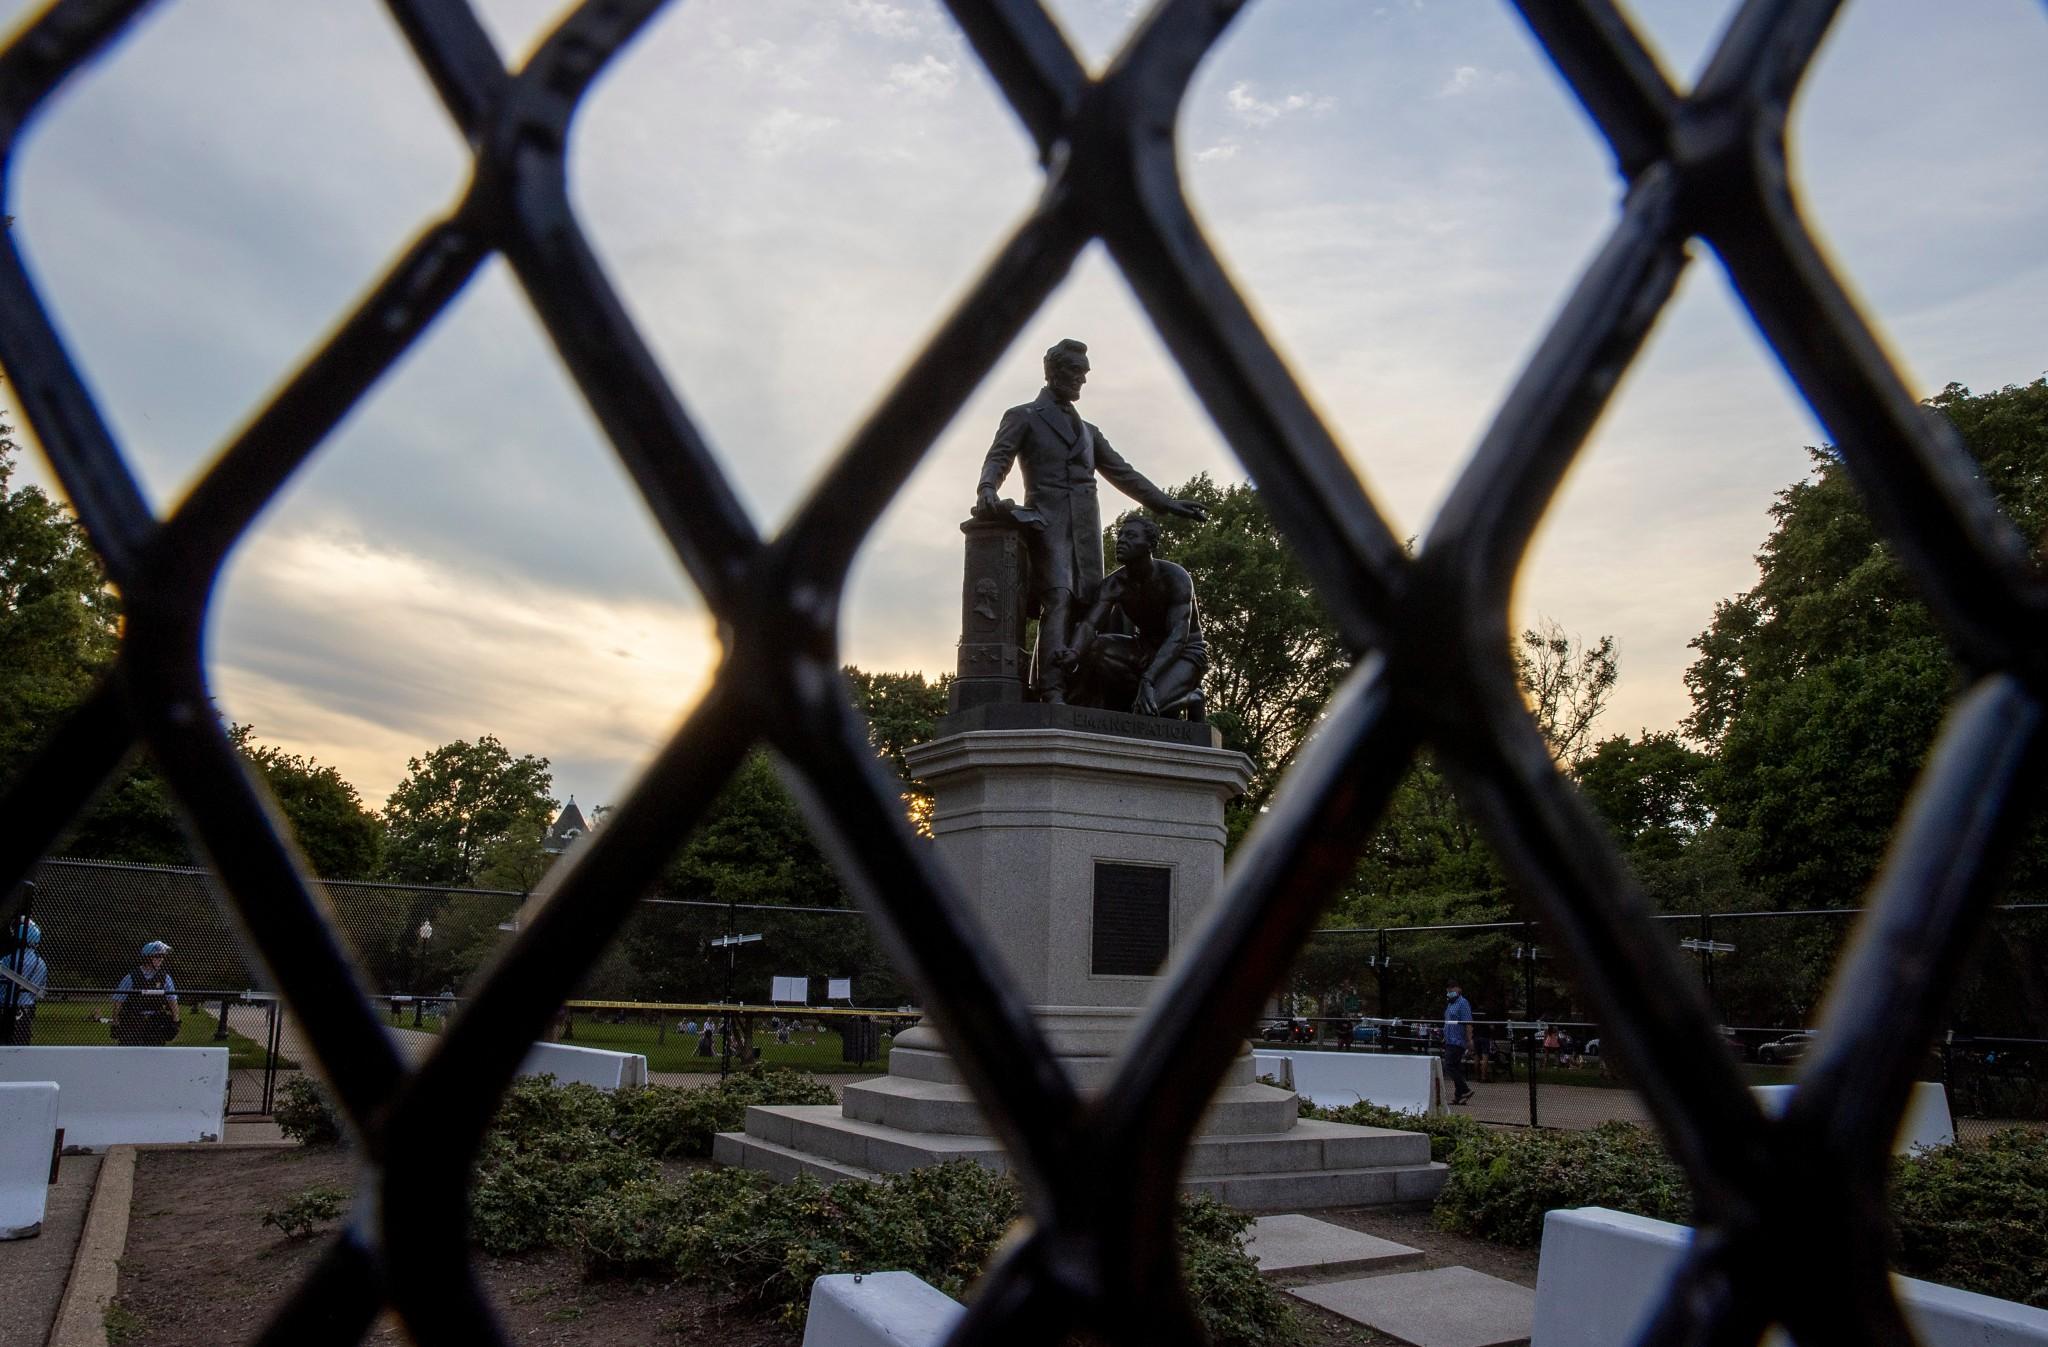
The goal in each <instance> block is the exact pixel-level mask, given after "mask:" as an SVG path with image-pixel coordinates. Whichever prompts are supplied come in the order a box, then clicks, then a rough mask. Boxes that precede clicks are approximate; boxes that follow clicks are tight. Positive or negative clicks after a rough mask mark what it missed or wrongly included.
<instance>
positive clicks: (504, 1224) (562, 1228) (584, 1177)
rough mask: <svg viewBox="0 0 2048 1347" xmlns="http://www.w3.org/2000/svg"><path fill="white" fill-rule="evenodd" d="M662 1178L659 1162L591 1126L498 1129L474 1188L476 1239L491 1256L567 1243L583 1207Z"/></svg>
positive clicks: (486, 1142) (492, 1135)
mask: <svg viewBox="0 0 2048 1347" xmlns="http://www.w3.org/2000/svg"><path fill="white" fill-rule="evenodd" d="M655 1172H656V1170H655V1166H654V1162H653V1161H651V1160H649V1159H647V1158H646V1157H645V1156H642V1155H637V1154H635V1153H634V1152H632V1151H629V1150H627V1149H626V1148H625V1147H624V1146H621V1145H620V1144H619V1143H618V1142H616V1141H614V1140H612V1138H611V1137H610V1136H609V1135H608V1134H606V1133H604V1132H600V1131H598V1130H596V1129H595V1128H593V1127H589V1126H586V1125H583V1124H576V1125H572V1126H568V1127H564V1128H561V1129H559V1130H557V1131H542V1130H538V1129H531V1128H529V1129H528V1130H526V1131H524V1132H523V1133H521V1132H514V1131H500V1130H493V1131H492V1132H491V1133H490V1134H489V1135H488V1136H486V1137H485V1138H484V1145H483V1151H482V1153H481V1155H479V1157H478V1159H477V1165H476V1173H475V1177H474V1179H473V1181H472V1184H471V1187H470V1193H469V1213H470V1233H471V1234H472V1235H473V1236H474V1237H475V1239H476V1242H477V1243H478V1244H480V1245H482V1246H483V1247H484V1248H485V1249H486V1250H488V1251H489V1252H491V1253H501V1254H502V1253H522V1252H524V1251H525V1250H527V1249H536V1248H540V1247H542V1246H544V1245H550V1244H563V1243H567V1242H569V1241H570V1240H571V1239H573V1238H574V1236H575V1217H576V1209H577V1208H578V1207H580V1206H582V1205H583V1204H584V1203H585V1202H588V1201H590V1200H591V1199H592V1198H596V1197H601V1196H603V1195H605V1194H606V1193H609V1192H612V1191H615V1190H617V1189H620V1188H623V1187H625V1186H626V1185H627V1184H629V1183H632V1182H634V1181H635V1180H642V1179H649V1178H652V1177H654V1175H655Z"/></svg>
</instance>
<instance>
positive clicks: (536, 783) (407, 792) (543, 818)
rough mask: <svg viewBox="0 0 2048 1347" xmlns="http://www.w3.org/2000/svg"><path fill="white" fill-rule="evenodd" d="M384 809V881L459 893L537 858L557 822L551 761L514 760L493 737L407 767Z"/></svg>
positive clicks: (447, 748) (458, 744)
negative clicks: (495, 871) (492, 873)
mask: <svg viewBox="0 0 2048 1347" xmlns="http://www.w3.org/2000/svg"><path fill="white" fill-rule="evenodd" d="M406 771H407V775H406V778H405V780H403V781H401V782H399V784H398V788H397V789H396V790H394V791H392V792H391V797H390V798H389V799H388V800H386V801H385V803H384V826H385V843H384V876H385V878H387V879H391V880H396V881H399V882H402V883H411V884H438V885H447V886H453V887H460V888H468V887H473V886H476V885H477V884H479V883H480V882H481V881H482V879H483V877H484V874H485V872H486V870H487V869H489V868H492V867H494V866H496V867H503V866H506V865H512V864H517V863H518V862H519V861H520V860H521V859H523V858H525V857H527V855H528V853H529V852H537V851H538V850H539V848H540V841H541V837H542V836H543V835H544V834H545V833H546V832H547V828H548V824H549V823H551V822H553V820H554V816H555V801H554V800H553V799H552V798H551V797H550V796H549V794H548V791H549V789H550V788H551V787H552V786H553V785H554V775H553V774H552V773H551V772H549V770H548V760H547V759H546V758H536V757H533V756H532V755H530V754H528V755H524V756H521V757H517V758H515V757H513V756H512V753H511V751H510V750H508V749H507V748H506V747H505V746H504V745H503V744H502V743H500V742H498V740H497V739H496V737H494V736H492V735H488V734H486V735H483V736H482V737H480V738H479V739H478V740H477V741H476V742H475V743H473V744H472V743H470V742H468V741H467V740H461V739H458V740H456V741H455V742H454V743H452V744H443V745H441V747H439V748H436V749H434V750H433V751H432V752H430V753H428V754H427V755H426V756H425V757H424V758H411V759H408V760H407V762H406Z"/></svg>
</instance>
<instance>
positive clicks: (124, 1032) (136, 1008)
mask: <svg viewBox="0 0 2048 1347" xmlns="http://www.w3.org/2000/svg"><path fill="white" fill-rule="evenodd" d="M170 952H171V947H170V946H169V945H166V944H165V943H164V942H163V941H161V940H152V941H150V942H149V943H148V944H146V945H144V946H143V947H142V962H141V964H140V965H138V966H137V967H136V969H135V971H134V972H132V973H130V974H129V975H128V976H126V977H124V978H122V979H121V982H120V985H119V986H117V987H115V988H114V1041H115V1042H117V1043H124V1044H126V1045H128V1046H129V1047H161V1046H162V1045H164V1044H165V1043H168V1042H170V1041H171V1040H172V1039H174V1038H176V1037H177V1036H178V984H177V983H175V982H173V981H171V975H170V974H169V973H167V972H165V971H164V959H165V958H166V957H167V956H168V955H169V954H170Z"/></svg>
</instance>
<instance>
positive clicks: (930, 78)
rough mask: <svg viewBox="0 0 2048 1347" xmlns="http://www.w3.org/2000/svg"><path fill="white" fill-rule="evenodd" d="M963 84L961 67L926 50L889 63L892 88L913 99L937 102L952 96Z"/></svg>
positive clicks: (892, 90)
mask: <svg viewBox="0 0 2048 1347" xmlns="http://www.w3.org/2000/svg"><path fill="white" fill-rule="evenodd" d="M959 85H960V67H959V65H958V64H956V63H955V62H952V61H946V60H941V59H940V58H939V57H937V56H935V55H933V54H932V53H931V52H926V53H925V54H924V55H923V56H921V57H919V58H918V59H917V60H916V61H900V62H898V63H897V64H895V65H892V66H890V67H889V82H888V84H887V86H886V87H887V88H888V90H889V92H891V93H895V94H901V95H903V96H904V97H906V98H908V99H910V100H911V101H913V102H920V103H936V102H941V101H943V100H945V99H948V98H951V97H952V96H953V90H954V89H956V88H958V87H959Z"/></svg>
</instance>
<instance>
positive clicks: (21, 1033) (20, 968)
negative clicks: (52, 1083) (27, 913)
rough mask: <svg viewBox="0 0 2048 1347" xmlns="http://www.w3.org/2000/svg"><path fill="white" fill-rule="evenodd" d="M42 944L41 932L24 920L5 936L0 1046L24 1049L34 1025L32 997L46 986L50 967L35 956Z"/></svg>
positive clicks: (0, 985)
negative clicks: (4, 971) (1, 1044)
mask: <svg viewBox="0 0 2048 1347" xmlns="http://www.w3.org/2000/svg"><path fill="white" fill-rule="evenodd" d="M42 943H43V930H42V928H41V927H40V926H38V925H36V924H35V922H33V921H31V920H29V919H28V918H27V917H22V918H21V919H19V920H18V921H16V922H15V923H14V928H13V929H12V930H11V931H9V932H8V938H7V942H6V946H5V952H4V954H0V969H5V970H6V973H7V976H0V1043H6V1044H8V1045H10V1046H12V1047H17V1048H19V1047H26V1046H27V1045H28V1042H29V1035H30V1034H31V1033H32V1032H33V1031H34V1026H35V1022H36V997H37V996H39V995H41V994H42V993H43V991H44V990H46V989H47V988H48V987H49V985H50V966H49V965H48V964H46V963H44V962H43V957H42V955H40V954H38V953H36V946H38V945H40V944H42Z"/></svg>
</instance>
